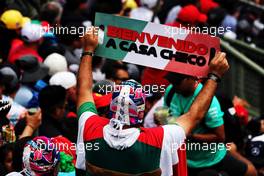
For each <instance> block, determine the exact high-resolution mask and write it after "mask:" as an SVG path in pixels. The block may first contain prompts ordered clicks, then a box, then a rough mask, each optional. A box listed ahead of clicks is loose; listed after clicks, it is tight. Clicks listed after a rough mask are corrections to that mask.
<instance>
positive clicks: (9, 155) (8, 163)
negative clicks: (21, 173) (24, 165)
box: [0, 143, 14, 175]
mask: <svg viewBox="0 0 264 176" xmlns="http://www.w3.org/2000/svg"><path fill="white" fill-rule="evenodd" d="M13 149H14V144H12V143H10V144H6V145H3V146H1V147H0V155H1V157H0V165H1V166H2V167H3V168H2V169H0V170H1V171H0V174H1V175H6V174H8V173H9V172H12V171H14V168H13V163H12V161H13Z"/></svg>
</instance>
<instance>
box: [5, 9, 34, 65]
mask: <svg viewBox="0 0 264 176" xmlns="http://www.w3.org/2000/svg"><path fill="white" fill-rule="evenodd" d="M29 21H30V19H29V18H27V17H23V15H22V14H21V13H20V12H19V11H17V10H13V9H11V10H6V11H5V12H4V13H3V14H2V15H1V26H0V33H1V35H0V40H1V41H2V42H1V43H0V58H2V59H4V60H5V61H6V60H7V58H8V55H9V50H10V48H11V42H12V40H13V39H15V38H19V37H20V31H21V28H22V27H23V26H24V25H25V24H26V23H27V22H29Z"/></svg>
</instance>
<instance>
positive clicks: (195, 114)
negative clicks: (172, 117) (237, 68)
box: [177, 52, 229, 135]
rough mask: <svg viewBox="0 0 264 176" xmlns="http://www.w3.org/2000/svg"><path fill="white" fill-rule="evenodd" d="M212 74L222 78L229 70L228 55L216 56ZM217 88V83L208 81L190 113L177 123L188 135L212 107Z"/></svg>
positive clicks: (211, 68)
mask: <svg viewBox="0 0 264 176" xmlns="http://www.w3.org/2000/svg"><path fill="white" fill-rule="evenodd" d="M209 67H210V73H213V74H215V75H217V76H218V77H219V78H222V76H223V75H224V73H225V72H226V71H227V70H228V68H229V65H228V62H227V60H226V54H225V53H223V52H219V53H217V54H216V55H215V57H214V58H213V60H212V61H211V63H210V65H209ZM216 88H217V82H216V81H215V80H213V79H208V80H207V81H206V83H205V85H204V86H203V88H202V90H201V92H200V93H199V95H198V96H197V97H196V99H195V100H194V102H193V104H192V105H191V107H190V109H189V111H188V112H187V113H185V114H183V115H182V116H180V117H179V118H178V119H177V123H178V124H179V125H180V126H181V127H182V128H183V129H184V130H185V133H186V135H189V134H190V133H191V131H192V130H193V128H194V127H195V126H196V125H197V124H198V123H199V122H200V121H201V120H202V119H203V117H204V116H205V114H206V113H207V111H208V108H209V107H210V104H211V101H212V98H213V96H214V94H215V90H216Z"/></svg>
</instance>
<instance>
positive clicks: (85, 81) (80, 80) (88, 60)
mask: <svg viewBox="0 0 264 176" xmlns="http://www.w3.org/2000/svg"><path fill="white" fill-rule="evenodd" d="M95 33H96V32H95V30H93V32H92V34H88V33H87V34H85V35H84V36H83V38H82V42H83V53H85V54H84V55H83V56H82V58H81V63H80V67H79V72H78V77H77V109H78V108H79V107H80V106H81V105H82V104H83V103H85V102H94V100H93V96H92V86H93V76H92V56H91V55H89V54H91V53H94V50H95V48H96V46H97V44H98V36H97V35H96V34H95Z"/></svg>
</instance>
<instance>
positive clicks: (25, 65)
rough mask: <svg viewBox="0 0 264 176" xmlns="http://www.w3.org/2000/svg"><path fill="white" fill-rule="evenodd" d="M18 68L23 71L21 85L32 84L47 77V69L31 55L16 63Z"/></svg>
mask: <svg viewBox="0 0 264 176" xmlns="http://www.w3.org/2000/svg"><path fill="white" fill-rule="evenodd" d="M16 64H17V65H18V67H19V68H21V69H22V70H23V73H22V76H21V82H22V83H33V82H36V81H38V80H40V79H43V78H44V77H45V76H47V75H48V71H49V68H48V67H47V66H45V65H44V64H42V63H40V62H38V60H37V58H36V57H35V56H33V55H26V56H23V57H21V58H20V59H18V60H17V61H16Z"/></svg>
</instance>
